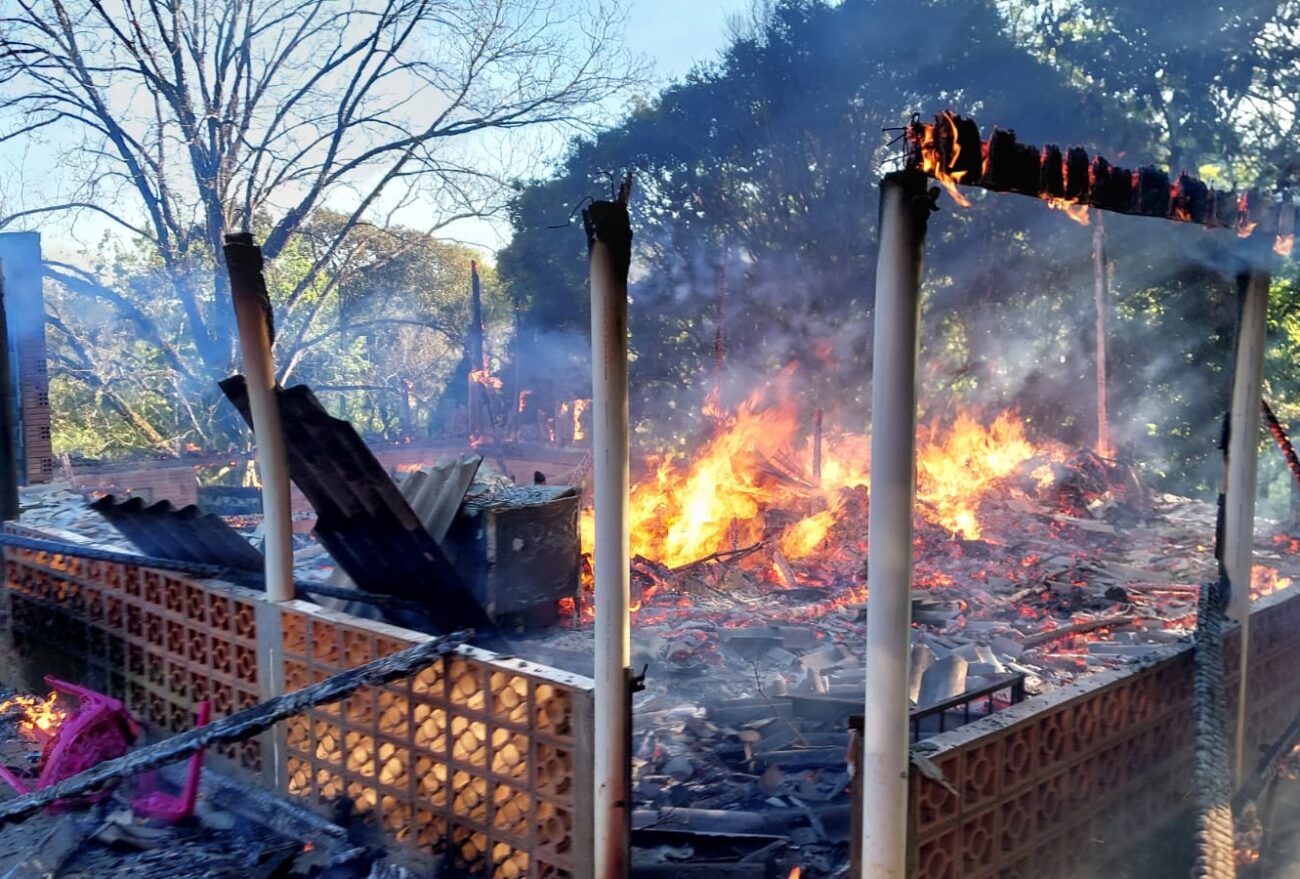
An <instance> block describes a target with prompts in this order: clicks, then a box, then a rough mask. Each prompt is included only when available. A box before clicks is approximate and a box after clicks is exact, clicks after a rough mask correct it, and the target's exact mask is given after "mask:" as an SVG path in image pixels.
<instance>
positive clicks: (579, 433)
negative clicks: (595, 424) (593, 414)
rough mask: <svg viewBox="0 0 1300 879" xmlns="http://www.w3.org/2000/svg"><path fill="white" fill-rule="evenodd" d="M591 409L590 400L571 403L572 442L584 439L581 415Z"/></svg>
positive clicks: (585, 435)
mask: <svg viewBox="0 0 1300 879" xmlns="http://www.w3.org/2000/svg"><path fill="white" fill-rule="evenodd" d="M590 407H591V400H574V401H573V438H574V440H575V441H576V440H581V439H586V438H587V434H586V432H584V431H583V429H582V413H583V412H586V411H587V410H588V409H589V408H590Z"/></svg>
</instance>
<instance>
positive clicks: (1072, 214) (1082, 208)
mask: <svg viewBox="0 0 1300 879" xmlns="http://www.w3.org/2000/svg"><path fill="white" fill-rule="evenodd" d="M1045 201H1046V202H1047V206H1048V207H1049V208H1052V209H1054V210H1058V211H1064V212H1065V215H1066V216H1067V217H1069V218H1070V219H1071V220H1074V222H1076V223H1078V224H1079V225H1080V226H1087V225H1090V223H1091V221H1090V220H1089V219H1088V206H1087V205H1086V204H1078V203H1076V202H1072V201H1066V200H1065V199H1063V198H1052V197H1050V196H1049V197H1048V198H1047V199H1045Z"/></svg>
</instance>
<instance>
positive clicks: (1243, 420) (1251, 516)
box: [1222, 267, 1270, 784]
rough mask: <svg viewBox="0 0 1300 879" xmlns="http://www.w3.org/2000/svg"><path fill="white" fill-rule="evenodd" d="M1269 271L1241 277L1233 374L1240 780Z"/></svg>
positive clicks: (1228, 545)
mask: <svg viewBox="0 0 1300 879" xmlns="http://www.w3.org/2000/svg"><path fill="white" fill-rule="evenodd" d="M1269 280H1270V278H1269V273H1268V271H1267V270H1266V269H1262V268H1257V267H1256V268H1251V269H1250V270H1248V271H1245V272H1243V273H1242V274H1241V275H1239V276H1238V278H1237V287H1238V292H1239V295H1240V309H1239V311H1238V315H1239V317H1238V321H1237V344H1236V356H1235V365H1234V370H1233V380H1232V410H1231V414H1230V415H1229V427H1228V466H1227V473H1226V474H1225V481H1226V483H1227V485H1226V491H1225V497H1224V527H1223V558H1222V563H1223V569H1224V572H1225V573H1226V574H1227V577H1228V584H1229V588H1230V590H1231V593H1230V594H1231V598H1230V600H1229V602H1228V610H1227V614H1228V617H1229V618H1230V619H1234V620H1236V621H1237V622H1238V623H1240V625H1241V642H1240V643H1241V662H1240V668H1241V676H1240V679H1239V680H1240V683H1239V685H1238V690H1237V724H1236V729H1237V739H1236V754H1235V760H1234V763H1233V769H1234V777H1235V778H1236V779H1237V783H1238V784H1240V782H1241V780H1242V778H1243V777H1244V776H1243V771H1244V769H1245V765H1244V763H1245V750H1244V749H1245V746H1246V736H1245V731H1246V699H1247V693H1248V690H1249V688H1248V686H1247V684H1248V674H1247V673H1248V671H1249V662H1248V657H1249V652H1248V651H1249V649H1250V573H1251V562H1252V555H1253V549H1254V538H1255V490H1256V477H1257V473H1256V465H1257V464H1258V458H1259V420H1260V419H1259V413H1260V405H1261V404H1260V398H1261V396H1262V389H1261V384H1262V381H1263V372H1264V330H1265V318H1266V317H1267V315H1268V287H1269Z"/></svg>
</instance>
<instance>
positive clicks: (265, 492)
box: [224, 232, 293, 601]
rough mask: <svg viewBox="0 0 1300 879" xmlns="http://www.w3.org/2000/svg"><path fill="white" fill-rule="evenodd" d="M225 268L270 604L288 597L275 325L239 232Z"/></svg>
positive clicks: (257, 260)
mask: <svg viewBox="0 0 1300 879" xmlns="http://www.w3.org/2000/svg"><path fill="white" fill-rule="evenodd" d="M224 250H225V256H226V268H227V271H229V272H230V293H231V296H232V298H233V299H234V303H235V323H236V325H237V326H238V328H239V348H240V352H241V354H242V356H243V361H244V379H245V381H246V382H247V383H248V408H249V409H250V410H251V412H252V416H253V418H252V420H253V438H254V441H255V442H256V444H257V469H258V472H259V474H260V475H261V477H262V525H263V533H264V535H265V536H264V538H263V540H262V554H263V555H265V556H266V595H267V598H269V599H271V600H272V601H288V600H290V599H291V598H293V518H292V511H291V510H290V506H289V464H288V459H287V457H286V456H285V451H284V429H283V428H282V427H281V424H280V404H279V402H278V401H277V400H276V396H275V391H276V381H275V365H274V364H273V363H272V361H271V345H272V343H273V342H274V340H275V327H274V324H273V322H272V318H271V297H270V294H268V293H267V291H266V281H265V279H264V278H263V277H262V249H261V248H260V247H258V246H257V245H255V244H254V243H253V236H252V235H251V234H249V233H247V232H239V233H236V234H234V235H227V236H226V246H225V248H224Z"/></svg>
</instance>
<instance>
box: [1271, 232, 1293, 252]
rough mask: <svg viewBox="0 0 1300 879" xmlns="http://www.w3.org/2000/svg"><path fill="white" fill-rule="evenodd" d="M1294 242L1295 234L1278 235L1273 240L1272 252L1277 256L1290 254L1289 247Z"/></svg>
mask: <svg viewBox="0 0 1300 879" xmlns="http://www.w3.org/2000/svg"><path fill="white" fill-rule="evenodd" d="M1294 244H1295V235H1294V234H1291V235H1279V236H1277V240H1276V241H1274V242H1273V252H1274V253H1276V254H1277V255H1278V256H1290V255H1291V248H1292V246H1293V245H1294Z"/></svg>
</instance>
